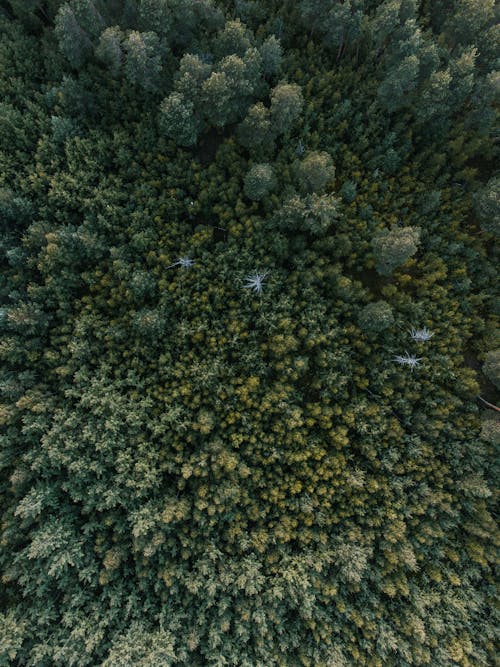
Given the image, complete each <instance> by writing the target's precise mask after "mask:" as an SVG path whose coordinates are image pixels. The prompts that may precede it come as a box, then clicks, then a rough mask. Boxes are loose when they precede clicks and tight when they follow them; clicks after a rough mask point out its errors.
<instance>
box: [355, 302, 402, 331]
mask: <svg viewBox="0 0 500 667" xmlns="http://www.w3.org/2000/svg"><path fill="white" fill-rule="evenodd" d="M393 324H394V315H393V313H392V308H391V306H390V305H389V304H388V303H387V301H374V302H373V303H369V304H368V305H367V306H365V307H364V308H363V309H362V310H361V312H360V314H359V326H360V327H361V328H362V329H363V331H367V332H368V333H380V332H381V331H384V330H385V329H388V328H390V327H391V326H392V325H393Z"/></svg>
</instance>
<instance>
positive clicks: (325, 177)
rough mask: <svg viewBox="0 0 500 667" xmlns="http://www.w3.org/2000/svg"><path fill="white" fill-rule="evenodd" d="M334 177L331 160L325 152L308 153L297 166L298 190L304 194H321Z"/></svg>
mask: <svg viewBox="0 0 500 667" xmlns="http://www.w3.org/2000/svg"><path fill="white" fill-rule="evenodd" d="M334 177H335V167H334V165H333V160H332V158H331V156H330V155H329V154H328V153H326V152H325V151H314V152H311V153H308V154H307V155H306V156H305V157H304V159H303V160H302V161H301V162H299V164H298V165H297V178H298V183H299V188H300V189H301V190H303V191H304V192H323V191H324V189H325V188H326V185H327V183H330V182H333V179H334Z"/></svg>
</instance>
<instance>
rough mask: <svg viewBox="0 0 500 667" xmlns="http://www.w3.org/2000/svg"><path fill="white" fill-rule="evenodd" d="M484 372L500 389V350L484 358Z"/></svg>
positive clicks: (489, 353)
mask: <svg viewBox="0 0 500 667" xmlns="http://www.w3.org/2000/svg"><path fill="white" fill-rule="evenodd" d="M483 372H484V374H485V375H486V377H487V378H488V379H489V380H491V382H493V384H494V385H495V386H496V387H498V388H499V389H500V349H498V350H491V351H490V352H488V353H487V354H486V356H485V358H484V364H483Z"/></svg>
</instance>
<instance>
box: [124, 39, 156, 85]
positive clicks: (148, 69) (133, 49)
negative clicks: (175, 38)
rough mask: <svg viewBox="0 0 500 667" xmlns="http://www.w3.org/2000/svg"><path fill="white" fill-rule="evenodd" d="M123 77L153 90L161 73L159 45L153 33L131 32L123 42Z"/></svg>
mask: <svg viewBox="0 0 500 667" xmlns="http://www.w3.org/2000/svg"><path fill="white" fill-rule="evenodd" d="M124 49H125V66H124V69H125V76H126V77H127V79H128V80H129V81H130V83H132V84H135V85H139V86H140V87H141V88H145V89H146V90H154V89H155V88H156V87H157V85H158V79H159V74H160V72H161V64H162V63H161V51H162V49H161V45H160V40H159V39H158V35H157V34H156V33H154V32H142V33H141V32H137V31H135V30H134V31H132V32H131V33H129V35H128V36H127V39H126V40H125V41H124Z"/></svg>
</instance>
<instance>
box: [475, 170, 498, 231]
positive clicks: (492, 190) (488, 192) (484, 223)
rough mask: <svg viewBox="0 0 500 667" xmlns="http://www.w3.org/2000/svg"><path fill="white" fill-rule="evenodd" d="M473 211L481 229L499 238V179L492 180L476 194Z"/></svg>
mask: <svg viewBox="0 0 500 667" xmlns="http://www.w3.org/2000/svg"><path fill="white" fill-rule="evenodd" d="M475 209H476V214H477V216H478V218H479V221H480V224H481V228H482V229H483V230H484V231H485V232H489V233H490V234H494V235H495V236H500V177H498V176H497V177H495V178H492V179H490V180H489V181H488V183H487V184H486V186H485V187H484V188H483V189H481V190H479V191H478V192H477V193H476V197H475Z"/></svg>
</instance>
